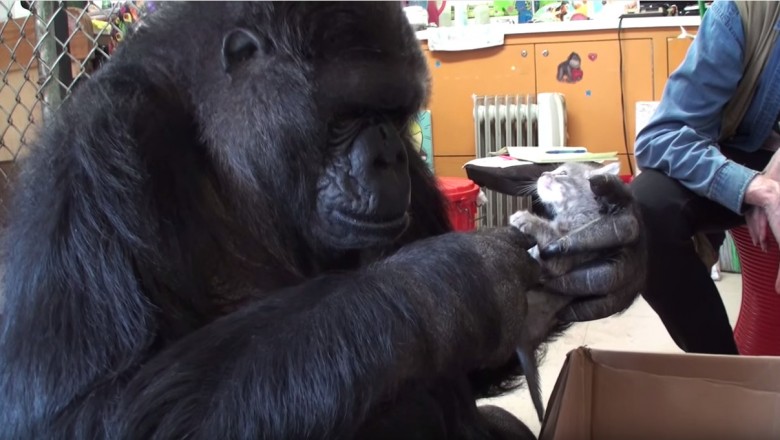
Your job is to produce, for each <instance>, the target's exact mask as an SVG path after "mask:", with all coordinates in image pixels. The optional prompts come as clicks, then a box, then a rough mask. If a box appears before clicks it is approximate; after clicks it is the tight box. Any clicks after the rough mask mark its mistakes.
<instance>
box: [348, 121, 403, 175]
mask: <svg viewBox="0 0 780 440" xmlns="http://www.w3.org/2000/svg"><path fill="white" fill-rule="evenodd" d="M352 156H353V161H352V162H353V166H355V167H356V168H357V169H358V170H361V171H363V172H367V173H371V172H377V171H379V172H382V171H396V172H397V171H398V170H399V169H400V168H403V169H404V170H405V169H406V160H407V157H406V149H404V145H403V142H402V141H401V137H400V135H399V134H398V131H397V130H396V129H395V127H393V126H392V125H390V124H388V123H381V124H373V125H370V126H368V127H366V128H364V129H363V130H362V131H361V132H360V133H358V135H357V137H356V138H355V143H354V145H353V148H352Z"/></svg>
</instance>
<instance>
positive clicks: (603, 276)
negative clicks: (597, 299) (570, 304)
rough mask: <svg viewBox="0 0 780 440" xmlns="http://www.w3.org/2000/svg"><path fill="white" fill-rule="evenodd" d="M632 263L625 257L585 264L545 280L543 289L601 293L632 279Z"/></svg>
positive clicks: (577, 293) (567, 293) (581, 293)
mask: <svg viewBox="0 0 780 440" xmlns="http://www.w3.org/2000/svg"><path fill="white" fill-rule="evenodd" d="M634 269H635V268H634V267H633V264H631V263H629V261H628V260H627V258H623V259H617V260H614V261H609V260H608V261H603V260H599V261H598V262H595V263H591V264H587V265H585V266H582V267H580V268H578V269H575V270H573V271H571V272H569V273H567V274H565V275H561V276H559V277H556V278H552V279H550V280H547V281H546V282H545V284H544V287H545V289H547V290H551V291H554V292H557V293H560V294H562V295H567V296H592V295H603V294H604V292H615V291H619V290H620V289H622V288H624V287H626V285H628V284H629V283H630V282H631V281H632V280H631V278H630V277H631V274H632V273H634Z"/></svg>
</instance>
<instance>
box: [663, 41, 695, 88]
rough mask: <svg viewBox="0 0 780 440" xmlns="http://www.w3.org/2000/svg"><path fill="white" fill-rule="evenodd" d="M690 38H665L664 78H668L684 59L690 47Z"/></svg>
mask: <svg viewBox="0 0 780 440" xmlns="http://www.w3.org/2000/svg"><path fill="white" fill-rule="evenodd" d="M692 41H693V40H691V39H690V38H684V39H679V38H667V39H666V59H667V69H666V77H667V78H668V77H669V75H671V74H672V72H674V71H675V69H677V67H679V66H680V64H681V63H682V60H683V59H684V58H685V54H686V53H688V48H689V47H691V42H692Z"/></svg>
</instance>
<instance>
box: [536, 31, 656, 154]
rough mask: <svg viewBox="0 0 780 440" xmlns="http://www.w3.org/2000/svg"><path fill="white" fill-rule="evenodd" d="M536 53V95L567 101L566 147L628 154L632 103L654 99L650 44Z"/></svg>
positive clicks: (572, 46)
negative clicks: (546, 94)
mask: <svg viewBox="0 0 780 440" xmlns="http://www.w3.org/2000/svg"><path fill="white" fill-rule="evenodd" d="M621 47H622V50H621ZM535 52H536V89H537V90H536V91H537V93H543V92H558V93H563V95H564V96H565V98H566V116H567V131H568V135H569V136H568V142H567V145H572V146H584V147H586V148H588V149H589V150H591V151H594V152H599V151H601V152H606V151H617V152H618V153H619V154H630V153H632V152H633V144H634V141H633V140H634V137H635V130H634V127H635V116H634V115H635V105H636V101H640V100H641V101H645V100H647V101H649V100H652V99H653V58H652V41H651V40H650V39H633V40H623V41H621V42H618V41H617V40H607V41H578V42H574V41H572V42H561V43H549V44H537V45H535ZM621 53H622V60H621ZM621 68H622V69H623V75H622V80H623V83H622V86H623V87H622V88H621ZM624 120H625V131H624V125H623V123H624ZM626 163H628V162H626Z"/></svg>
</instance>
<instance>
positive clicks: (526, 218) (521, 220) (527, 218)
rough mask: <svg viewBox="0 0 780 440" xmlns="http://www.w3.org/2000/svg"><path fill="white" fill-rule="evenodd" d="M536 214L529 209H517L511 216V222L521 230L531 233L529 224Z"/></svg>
mask: <svg viewBox="0 0 780 440" xmlns="http://www.w3.org/2000/svg"><path fill="white" fill-rule="evenodd" d="M534 217H535V216H534V215H533V214H531V213H530V212H528V211H517V212H515V213H514V214H512V216H510V217H509V224H510V225H512V226H514V227H515V228H517V229H519V230H520V232H522V233H524V234H527V233H529V226H530V224H531V222H532V221H533V219H534Z"/></svg>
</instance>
